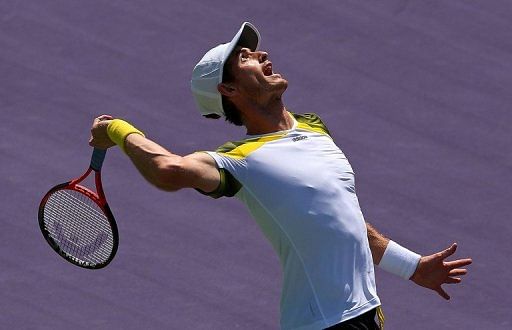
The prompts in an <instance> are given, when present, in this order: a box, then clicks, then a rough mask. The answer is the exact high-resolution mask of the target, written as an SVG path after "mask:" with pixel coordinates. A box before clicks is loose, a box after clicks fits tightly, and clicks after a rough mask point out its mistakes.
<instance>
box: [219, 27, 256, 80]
mask: <svg viewBox="0 0 512 330" xmlns="http://www.w3.org/2000/svg"><path fill="white" fill-rule="evenodd" d="M260 39H261V36H260V32H259V31H258V29H256V27H255V26H254V25H253V24H252V23H249V22H244V23H243V24H242V26H241V27H240V30H238V32H237V33H236V34H235V36H234V37H233V40H231V42H230V43H229V44H228V46H227V47H226V50H225V52H224V56H223V61H222V71H224V64H226V61H227V59H228V57H229V55H231V52H232V51H233V50H234V49H235V48H236V47H237V46H241V47H246V48H249V49H250V50H252V51H255V50H256V49H258V47H259V45H260ZM221 77H222V72H221Z"/></svg>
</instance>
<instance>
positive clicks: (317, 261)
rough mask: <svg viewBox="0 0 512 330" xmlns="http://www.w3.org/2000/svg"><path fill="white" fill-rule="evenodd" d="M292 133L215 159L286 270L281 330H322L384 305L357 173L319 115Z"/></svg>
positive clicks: (247, 143) (237, 145) (228, 149)
mask: <svg viewBox="0 0 512 330" xmlns="http://www.w3.org/2000/svg"><path fill="white" fill-rule="evenodd" d="M293 118H294V126H293V128H292V129H290V130H286V131H280V132H275V133H271V134H265V135H260V136H248V137H247V138H246V139H245V140H243V141H240V142H229V143H226V144H224V145H223V146H221V147H220V148H218V149H217V151H215V152H208V154H209V155H211V156H212V157H213V158H214V159H215V161H216V163H217V166H218V167H219V169H220V173H221V184H220V186H219V187H218V189H217V190H216V191H214V192H213V193H211V194H209V195H210V196H212V197H215V198H218V197H221V196H236V197H237V198H239V199H240V200H241V201H242V202H243V203H245V204H246V205H247V207H248V208H249V210H250V213H251V214H252V216H253V217H254V218H255V220H256V221H257V223H258V225H259V226H260V228H261V230H262V231H263V233H264V235H265V236H266V237H267V238H268V240H269V241H270V242H271V244H272V246H273V248H274V250H275V251H276V252H277V254H278V255H279V258H280V261H281V265H282V268H283V275H284V277H283V290H282V296H281V328H282V329H323V328H326V327H329V326H332V325H334V324H337V323H339V322H342V321H346V320H348V319H351V318H354V317H356V316H358V315H360V314H363V313H365V312H367V311H369V310H371V309H373V308H375V307H377V306H379V305H380V301H379V298H378V296H377V293H376V288H375V277H374V268H373V261H372V255H371V252H370V247H369V244H368V238H367V233H366V225H365V221H364V218H363V214H362V213H361V208H360V206H359V202H358V200H357V196H356V191H355V182H354V172H353V170H352V167H351V166H350V164H349V162H348V160H347V158H346V157H345V155H344V154H343V152H342V151H341V150H340V149H339V148H338V147H337V146H336V144H335V143H334V142H333V140H332V138H331V137H330V135H329V131H328V130H327V128H326V127H325V125H324V124H323V123H322V121H321V120H320V118H319V117H318V116H317V115H315V114H304V115H297V114H293Z"/></svg>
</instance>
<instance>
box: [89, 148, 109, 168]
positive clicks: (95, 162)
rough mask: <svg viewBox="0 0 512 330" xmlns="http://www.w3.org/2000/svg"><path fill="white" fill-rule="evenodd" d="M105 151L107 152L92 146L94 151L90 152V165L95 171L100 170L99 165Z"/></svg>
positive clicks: (101, 163)
mask: <svg viewBox="0 0 512 330" xmlns="http://www.w3.org/2000/svg"><path fill="white" fill-rule="evenodd" d="M106 153H107V150H103V149H96V148H94V151H93V152H92V157H91V165H90V166H91V168H92V169H93V170H95V171H99V170H101V166H102V165H103V160H104V159H105V154H106Z"/></svg>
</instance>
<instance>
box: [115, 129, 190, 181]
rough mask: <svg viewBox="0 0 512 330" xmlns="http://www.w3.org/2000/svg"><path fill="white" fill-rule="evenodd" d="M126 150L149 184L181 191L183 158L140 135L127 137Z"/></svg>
mask: <svg viewBox="0 0 512 330" xmlns="http://www.w3.org/2000/svg"><path fill="white" fill-rule="evenodd" d="M124 150H125V152H126V154H127V155H128V157H129V158H130V159H131V161H132V162H133V164H134V165H135V167H136V168H137V169H138V170H139V172H140V173H141V175H142V176H143V177H144V178H145V179H146V180H147V181H148V182H149V183H151V184H152V185H154V186H156V187H158V188H160V189H163V190H167V191H174V190H178V189H180V186H179V180H178V179H177V178H178V177H179V172H180V164H181V161H182V159H183V157H181V156H178V155H175V154H172V153H171V152H170V151H168V150H167V149H165V148H164V147H162V146H160V145H159V144H157V143H155V142H153V141H151V140H149V139H147V138H145V137H144V136H142V135H139V134H130V135H128V136H127V137H126V139H125V141H124Z"/></svg>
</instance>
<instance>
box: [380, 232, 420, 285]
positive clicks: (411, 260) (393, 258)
mask: <svg viewBox="0 0 512 330" xmlns="http://www.w3.org/2000/svg"><path fill="white" fill-rule="evenodd" d="M420 258H421V256H420V255H419V254H417V253H415V252H413V251H410V250H408V249H406V248H404V247H403V246H401V245H399V244H397V243H396V242H394V241H389V243H388V245H387V247H386V250H385V251H384V255H383V256H382V259H381V260H380V263H379V267H380V268H381V269H384V270H385V271H387V272H389V273H392V274H395V275H398V276H400V277H402V278H404V279H407V280H408V279H410V278H411V277H412V275H413V274H414V272H415V271H416V268H417V267H418V263H419V261H420Z"/></svg>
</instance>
